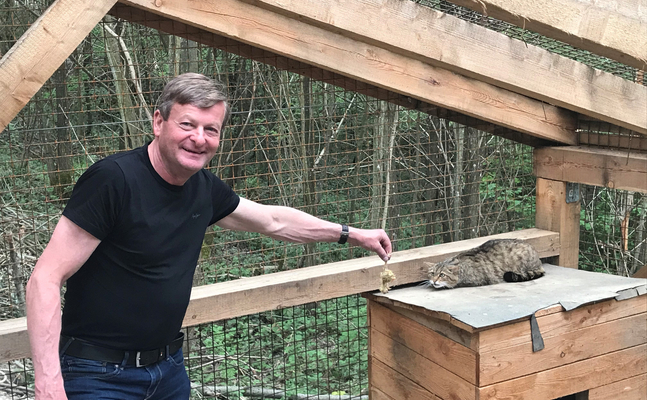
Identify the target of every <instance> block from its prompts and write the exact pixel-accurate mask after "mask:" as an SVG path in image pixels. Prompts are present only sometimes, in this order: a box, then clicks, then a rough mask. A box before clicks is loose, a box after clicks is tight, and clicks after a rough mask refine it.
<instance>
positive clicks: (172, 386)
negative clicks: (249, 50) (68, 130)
mask: <svg viewBox="0 0 647 400" xmlns="http://www.w3.org/2000/svg"><path fill="white" fill-rule="evenodd" d="M229 114H230V110H229V105H228V103H227V100H226V96H225V94H224V91H223V89H222V87H221V85H220V84H219V83H217V82H215V81H212V80H210V79H208V78H207V77H205V76H203V75H199V74H183V75H180V76H178V77H176V78H174V79H173V80H172V81H170V82H169V83H168V85H166V87H165V88H164V91H163V92H162V95H161V96H160V100H159V104H158V108H157V110H156V111H155V114H154V116H153V134H154V136H155V138H154V139H153V141H152V142H150V143H149V144H147V145H145V146H143V147H141V148H138V149H135V150H132V151H129V152H125V153H121V154H116V155H113V156H109V157H106V158H105V159H103V160H101V161H98V162H97V163H95V164H94V165H92V166H91V167H90V168H88V170H87V171H86V172H85V173H84V174H83V175H82V176H81V178H80V179H79V181H78V182H77V184H76V186H75V188H74V191H73V193H72V196H71V198H70V200H69V201H68V204H67V206H66V207H65V210H64V211H63V216H62V217H61V219H60V220H59V222H58V224H57V225H56V228H55V229H54V233H53V234H52V237H51V239H50V242H49V244H48V245H47V247H46V248H45V250H44V251H43V254H42V255H41V257H40V258H39V260H38V262H37V263H36V267H35V268H34V272H33V274H32V276H31V278H30V280H29V283H28V285H27V325H28V331H29V338H30V343H31V349H32V359H33V362H34V372H35V386H36V399H38V400H43V399H70V400H77V399H115V400H131V399H140V400H143V399H149V400H161V399H168V400H178V399H188V398H189V394H190V382H189V379H188V377H187V374H186V371H185V370H184V364H183V355H182V341H183V337H182V334H181V333H180V328H181V323H182V320H183V317H184V313H185V312H186V308H187V306H188V303H189V296H190V294H191V284H192V281H193V273H194V271H195V266H196V264H197V261H198V257H199V255H200V248H201V245H202V240H203V238H204V233H205V231H206V229H207V227H208V226H210V225H212V224H216V225H218V226H220V227H223V228H228V229H233V230H241V231H249V232H258V233H262V234H265V235H267V236H269V237H272V238H274V239H277V240H285V241H290V242H296V243H308V242H316V241H318V242H339V243H342V244H343V243H346V242H348V243H350V244H353V245H357V246H361V247H363V248H365V249H367V250H371V251H374V252H376V253H377V254H378V255H379V256H380V257H381V258H382V259H383V260H388V258H389V257H390V254H391V242H390V240H389V238H388V236H387V235H386V233H385V232H384V231H383V230H381V229H356V228H349V227H347V226H346V225H340V224H336V223H332V222H328V221H325V220H322V219H319V218H317V217H314V216H312V215H309V214H306V213H303V212H301V211H298V210H296V209H293V208H289V207H280V206H269V205H261V204H258V203H255V202H252V201H249V200H245V199H242V198H240V197H238V196H237V195H236V194H235V193H234V192H233V191H232V190H231V188H229V187H228V186H227V185H226V184H224V183H223V182H222V181H221V180H220V179H219V178H218V177H216V176H215V175H213V174H212V173H211V172H208V171H207V170H205V169H204V167H205V166H206V165H207V163H208V162H209V161H210V160H211V158H212V157H213V156H214V154H215V153H216V151H217V150H218V146H219V144H220V140H221V136H222V131H223V128H224V127H225V125H226V123H227V120H228V117H229ZM65 282H67V290H66V294H65V307H64V310H63V314H62V316H61V312H60V309H61V300H60V289H61V287H62V285H63V284H64V283H65ZM231 306H232V307H235V305H231Z"/></svg>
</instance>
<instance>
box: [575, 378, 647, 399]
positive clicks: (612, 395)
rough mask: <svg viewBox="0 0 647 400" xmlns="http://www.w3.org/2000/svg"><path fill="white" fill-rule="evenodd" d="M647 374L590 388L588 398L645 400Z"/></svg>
mask: <svg viewBox="0 0 647 400" xmlns="http://www.w3.org/2000/svg"><path fill="white" fill-rule="evenodd" d="M645 393H647V374H641V375H636V376H634V377H632V378H629V379H624V380H621V381H618V382H614V383H610V384H608V385H605V386H600V387H597V388H595V389H591V390H589V396H588V397H587V399H588V400H616V399H622V400H645Z"/></svg>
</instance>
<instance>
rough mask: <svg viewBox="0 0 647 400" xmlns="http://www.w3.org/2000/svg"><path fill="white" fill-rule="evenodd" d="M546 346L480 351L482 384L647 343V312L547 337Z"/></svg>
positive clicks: (524, 345)
mask: <svg viewBox="0 0 647 400" xmlns="http://www.w3.org/2000/svg"><path fill="white" fill-rule="evenodd" d="M542 336H543V339H544V346H545V347H544V349H542V350H541V351H538V352H533V350H532V344H530V343H526V344H520V345H517V346H514V347H509V348H505V349H501V350H494V351H488V352H483V351H481V352H480V361H479V370H480V374H479V382H478V386H487V385H491V384H494V383H497V382H503V381H507V380H510V379H514V378H518V377H521V376H524V375H530V374H534V373H537V372H540V371H546V370H550V369H553V368H556V367H560V366H563V365H567V364H571V363H573V362H577V361H582V360H587V359H591V358H594V357H597V356H600V355H603V354H607V353H612V352H615V351H618V350H622V349H626V348H629V347H633V346H637V345H641V344H645V343H647V314H638V315H634V316H631V317H626V318H622V319H618V320H614V321H611V322H606V323H602V324H596V325H593V326H589V327H586V328H582V329H578V330H573V331H570V332H565V333H563V334H560V335H556V336H545V335H544V334H543V332H542Z"/></svg>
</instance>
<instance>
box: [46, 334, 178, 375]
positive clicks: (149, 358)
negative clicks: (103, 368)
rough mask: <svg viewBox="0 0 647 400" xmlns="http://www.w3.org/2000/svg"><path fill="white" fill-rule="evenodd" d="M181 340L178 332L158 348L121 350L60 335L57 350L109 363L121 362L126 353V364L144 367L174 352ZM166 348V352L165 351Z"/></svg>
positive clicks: (73, 355)
mask: <svg viewBox="0 0 647 400" xmlns="http://www.w3.org/2000/svg"><path fill="white" fill-rule="evenodd" d="M183 341H184V334H183V333H180V334H179V335H178V337H177V338H176V339H174V340H173V341H172V342H171V343H169V345H168V346H165V347H162V348H159V349H153V350H144V351H137V350H133V351H123V350H116V349H108V348H105V347H100V346H96V345H94V344H91V343H88V342H86V341H84V340H80V339H76V338H71V337H69V336H64V335H61V342H60V347H59V351H60V353H61V354H67V355H69V356H72V357H79V358H85V359H86V360H95V361H104V362H107V363H110V364H121V363H122V362H123V361H124V359H125V358H126V355H127V356H128V359H127V360H126V365H127V366H131V367H132V366H135V367H145V366H147V365H151V364H155V363H156V362H158V361H162V360H164V359H166V357H167V356H170V355H173V354H175V353H176V352H177V351H178V350H180V348H181V347H182V342H183ZM167 348H168V353H167V352H166V349H167Z"/></svg>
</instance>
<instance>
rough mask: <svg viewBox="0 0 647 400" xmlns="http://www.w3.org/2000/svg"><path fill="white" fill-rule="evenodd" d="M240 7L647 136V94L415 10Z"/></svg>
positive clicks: (371, 2) (389, 1) (302, 4)
mask: <svg viewBox="0 0 647 400" xmlns="http://www.w3.org/2000/svg"><path fill="white" fill-rule="evenodd" d="M241 1H247V2H249V3H251V4H255V5H258V6H261V7H264V8H266V9H267V10H268V11H271V12H276V13H280V14H282V15H285V16H286V17H287V18H290V19H292V20H295V21H297V20H298V21H306V22H308V23H311V24H313V25H316V26H318V27H320V28H322V29H324V30H326V31H328V32H334V33H335V34H339V35H343V36H344V37H348V38H353V39H355V40H358V41H362V42H365V43H369V44H371V45H374V46H378V47H380V48H384V49H388V50H390V51H392V52H395V53H398V54H403V55H406V56H408V57H411V58H413V59H416V60H419V61H422V62H425V63H430V64H432V65H436V66H439V67H442V68H447V69H448V70H450V71H453V72H456V73H459V74H462V75H465V76H468V77H471V78H474V79H478V80H480V81H483V82H486V83H490V84H492V85H495V86H498V87H502V88H505V89H508V90H511V91H513V92H516V93H520V94H523V95H525V96H529V97H532V98H535V99H538V100H541V101H545V102H547V103H550V104H554V105H557V106H560V107H564V108H567V109H569V110H572V111H576V112H578V113H582V114H586V115H590V116H592V117H595V118H599V119H601V120H603V121H607V122H611V123H613V124H617V125H620V126H625V127H627V128H629V129H632V130H634V131H636V132H640V133H642V134H646V135H647V112H645V110H647V87H645V86H642V85H639V84H636V83H633V82H630V81H627V80H625V79H623V78H620V77H617V76H614V75H612V74H610V73H606V72H602V71H597V70H594V69H593V68H591V67H589V66H587V65H585V64H582V63H579V62H577V61H574V60H571V59H569V58H566V57H563V56H561V55H558V54H556V53H552V52H550V51H548V50H545V49H542V48H540V47H537V46H532V45H528V44H526V43H524V42H523V41H521V40H517V39H512V38H510V37H509V36H506V35H504V34H502V33H498V32H495V31H493V30H490V29H487V28H485V27H482V26H479V25H476V24H472V23H470V22H468V21H464V20H462V19H460V18H458V17H454V16H451V15H448V14H445V13H442V12H440V11H437V10H434V9H432V8H429V7H425V6H422V5H419V4H416V3H414V2H410V1H402V0H349V1H344V2H339V1H337V0H241ZM204 2H205V3H207V2H209V1H208V0H204ZM378 26H379V29H376V27H378ZM402 27H406V29H402ZM596 28H597V27H596ZM629 32H630V33H626V32H622V33H623V34H624V35H626V36H629V37H636V38H639V41H640V42H641V43H645V44H647V35H642V36H641V35H640V34H639V32H636V31H629ZM645 32H647V30H646V31H645ZM639 48H640V49H641V50H640V51H641V52H647V50H645V49H646V48H647V47H645V46H641V47H639Z"/></svg>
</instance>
